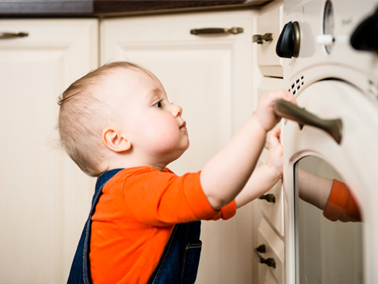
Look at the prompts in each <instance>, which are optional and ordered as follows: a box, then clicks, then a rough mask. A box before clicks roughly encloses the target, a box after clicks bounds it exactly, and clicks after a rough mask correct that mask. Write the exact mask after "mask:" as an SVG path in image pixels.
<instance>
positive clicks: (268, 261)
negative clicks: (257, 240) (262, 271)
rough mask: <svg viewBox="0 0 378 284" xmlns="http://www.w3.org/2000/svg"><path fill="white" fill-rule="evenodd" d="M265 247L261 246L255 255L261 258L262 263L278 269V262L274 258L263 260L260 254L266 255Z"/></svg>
mask: <svg viewBox="0 0 378 284" xmlns="http://www.w3.org/2000/svg"><path fill="white" fill-rule="evenodd" d="M265 252H266V249H265V245H259V246H258V247H257V248H255V253H256V255H257V257H258V258H259V261H260V263H264V264H266V265H268V266H269V267H273V268H276V261H275V260H274V258H263V257H262V256H261V255H260V253H265Z"/></svg>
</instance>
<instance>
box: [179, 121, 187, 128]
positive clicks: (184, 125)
mask: <svg viewBox="0 0 378 284" xmlns="http://www.w3.org/2000/svg"><path fill="white" fill-rule="evenodd" d="M183 128H186V122H185V121H184V122H183V123H182V124H181V126H180V129H183Z"/></svg>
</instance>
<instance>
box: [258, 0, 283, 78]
mask: <svg viewBox="0 0 378 284" xmlns="http://www.w3.org/2000/svg"><path fill="white" fill-rule="evenodd" d="M282 4H283V1H282V0H278V1H274V2H273V3H271V4H269V5H267V6H265V7H263V8H262V9H261V11H260V14H259V16H258V18H257V34H258V35H261V36H262V35H266V34H271V38H272V40H271V41H266V40H262V41H260V42H259V43H257V42H256V44H257V64H258V65H259V67H260V71H261V73H262V74H263V75H264V76H272V77H283V70H282V60H283V59H282V58H280V57H278V55H277V54H276V45H277V41H278V38H279V36H280V33H281V29H282V27H283V24H282V21H283V19H282V18H283V6H282Z"/></svg>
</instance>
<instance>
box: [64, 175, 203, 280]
mask: <svg viewBox="0 0 378 284" xmlns="http://www.w3.org/2000/svg"><path fill="white" fill-rule="evenodd" d="M120 170H122V169H115V170H111V171H108V172H105V173H103V174H102V175H101V176H99V178H98V180H97V183H96V190H95V194H94V196H93V199H92V208H91V211H90V214H89V217H88V220H87V222H86V223H85V226H84V230H83V233H82V234H81V238H80V241H79V244H78V247H77V250H76V253H75V257H74V260H73V263H72V267H71V271H70V275H69V278H68V282H67V283H68V284H79V283H80V284H84V283H85V284H90V283H92V279H91V273H90V265H89V242H90V236H91V224H92V216H93V214H94V212H95V210H96V205H97V203H98V201H99V199H100V196H101V194H102V188H103V187H104V185H105V183H106V182H107V181H108V180H110V179H111V178H112V177H113V176H114V175H115V174H116V173H118V172H119V171H120ZM200 233H201V222H200V221H196V222H191V223H183V224H178V225H176V226H175V227H174V229H173V232H172V236H171V238H170V239H169V241H168V244H167V245H166V247H165V249H164V253H163V255H162V257H161V259H160V261H159V264H158V266H157V268H156V269H155V271H154V273H153V274H152V276H151V277H150V280H149V281H148V283H150V284H163V283H164V284H189V283H194V282H195V280H196V276H197V269H198V264H199V258H200V254H201V245H202V243H201V241H200V239H199V236H200ZM125 245H127V244H125ZM109 284H111V283H109Z"/></svg>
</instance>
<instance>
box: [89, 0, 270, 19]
mask: <svg viewBox="0 0 378 284" xmlns="http://www.w3.org/2000/svg"><path fill="white" fill-rule="evenodd" d="M272 1H274V0H258V1H255V2H250V3H243V4H230V5H219V6H204V7H189V8H172V9H161V10H151V11H129V12H118V13H98V14H96V13H95V16H97V17H99V18H116V17H132V16H144V15H159V14H172V13H190V12H210V11H222V10H228V11H229V10H241V9H259V8H261V7H262V6H264V5H266V4H268V3H270V2H272Z"/></svg>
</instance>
